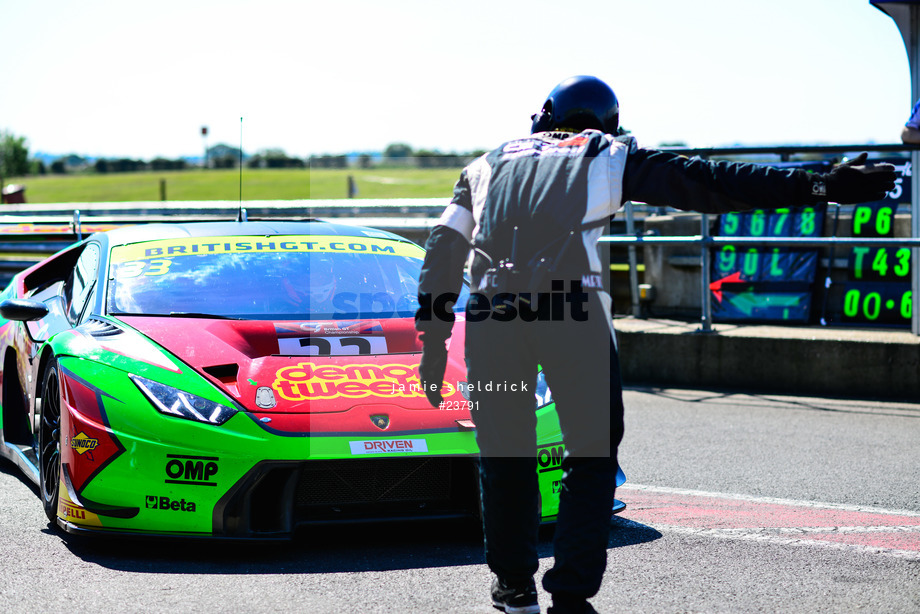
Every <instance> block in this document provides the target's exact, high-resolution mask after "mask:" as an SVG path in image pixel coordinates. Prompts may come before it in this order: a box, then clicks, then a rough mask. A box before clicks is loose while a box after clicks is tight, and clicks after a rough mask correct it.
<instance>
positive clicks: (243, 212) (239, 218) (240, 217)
mask: <svg viewBox="0 0 920 614" xmlns="http://www.w3.org/2000/svg"><path fill="white" fill-rule="evenodd" d="M247 217H248V216H247V215H246V210H245V209H243V118H242V117H241V118H240V210H239V213H237V216H236V221H237V222H245V221H246V220H247Z"/></svg>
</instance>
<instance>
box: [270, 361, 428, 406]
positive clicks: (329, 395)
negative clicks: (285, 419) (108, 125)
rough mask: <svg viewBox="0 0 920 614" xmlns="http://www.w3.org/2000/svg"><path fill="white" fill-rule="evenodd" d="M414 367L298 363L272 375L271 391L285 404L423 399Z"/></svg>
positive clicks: (422, 392)
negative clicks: (382, 398)
mask: <svg viewBox="0 0 920 614" xmlns="http://www.w3.org/2000/svg"><path fill="white" fill-rule="evenodd" d="M416 366H417V365H399V364H389V365H374V364H360V365H325V364H324V365H316V364H314V363H312V362H302V363H299V364H297V365H294V366H291V367H285V368H283V369H280V370H279V371H278V372H277V373H275V381H274V382H273V383H272V388H274V389H275V391H277V392H278V394H279V395H281V398H283V399H287V400H288V401H307V400H312V399H334V398H336V397H350V398H356V399H359V398H363V397H369V396H376V397H387V398H391V397H424V396H425V393H424V391H423V390H421V387H420V386H419V382H418V372H417V371H416Z"/></svg>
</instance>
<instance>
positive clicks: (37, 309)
mask: <svg viewBox="0 0 920 614" xmlns="http://www.w3.org/2000/svg"><path fill="white" fill-rule="evenodd" d="M46 315H48V306H47V305H45V304H44V303H42V302H39V301H33V300H29V299H26V298H8V299H6V300H5V301H3V302H0V316H2V317H3V318H6V319H7V320H16V321H17V322H31V321H32V320H41V319H42V318H44V317H45V316H46Z"/></svg>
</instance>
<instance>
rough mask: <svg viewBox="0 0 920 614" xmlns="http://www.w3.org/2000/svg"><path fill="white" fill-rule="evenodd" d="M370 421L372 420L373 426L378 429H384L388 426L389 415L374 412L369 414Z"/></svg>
mask: <svg viewBox="0 0 920 614" xmlns="http://www.w3.org/2000/svg"><path fill="white" fill-rule="evenodd" d="M371 422H373V423H374V426H376V427H377V428H378V429H380V430H381V431H384V430H386V428H387V427H388V426H390V417H389V416H388V415H386V414H375V415H373V416H371Z"/></svg>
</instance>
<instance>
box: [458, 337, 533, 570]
mask: <svg viewBox="0 0 920 614" xmlns="http://www.w3.org/2000/svg"><path fill="white" fill-rule="evenodd" d="M517 328H518V326H517V325H516V323H512V322H492V321H488V322H480V323H469V322H468V323H467V333H466V355H467V378H468V382H469V384H470V400H471V401H473V403H474V407H476V408H477V409H475V410H474V411H473V416H472V417H473V421H474V422H475V424H476V440H477V443H478V445H479V449H480V492H481V496H482V521H483V534H484V538H485V554H486V562H487V563H488V565H489V568H490V569H491V570H492V571H493V572H494V573H495V574H496V575H498V576H499V577H500V578H502V579H503V580H505V581H506V582H511V583H518V582H523V581H529V580H530V579H531V578H532V577H533V575H534V573H536V571H537V569H538V567H539V560H538V557H537V537H538V528H539V487H538V481H537V473H536V468H537V461H536V415H535V413H534V407H535V397H534V381H535V379H536V363H535V361H534V359H533V358H532V354H531V352H530V350H529V348H528V347H526V345H525V344H522V336H521V335H520V334H519V332H516V329H517ZM512 386H514V387H515V388H517V390H512V389H511V387H512Z"/></svg>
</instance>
